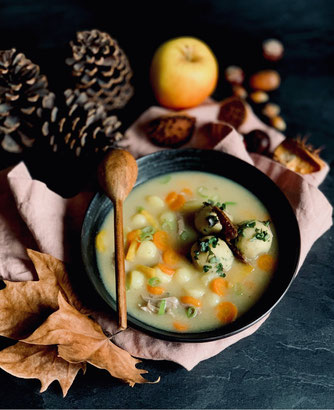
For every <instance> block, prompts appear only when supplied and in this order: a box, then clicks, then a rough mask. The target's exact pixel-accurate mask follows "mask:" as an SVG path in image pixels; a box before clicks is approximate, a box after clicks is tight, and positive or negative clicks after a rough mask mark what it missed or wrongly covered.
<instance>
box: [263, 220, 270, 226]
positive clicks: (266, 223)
mask: <svg viewBox="0 0 334 410" xmlns="http://www.w3.org/2000/svg"><path fill="white" fill-rule="evenodd" d="M262 223H263V225H264V226H269V225H270V220H269V219H268V221H262Z"/></svg>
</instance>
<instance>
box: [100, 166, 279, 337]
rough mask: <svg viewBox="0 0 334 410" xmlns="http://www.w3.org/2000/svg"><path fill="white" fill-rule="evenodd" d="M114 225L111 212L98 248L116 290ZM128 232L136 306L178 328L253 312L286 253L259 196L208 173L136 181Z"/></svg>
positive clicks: (130, 287) (153, 320) (150, 318)
mask: <svg viewBox="0 0 334 410" xmlns="http://www.w3.org/2000/svg"><path fill="white" fill-rule="evenodd" d="M226 224H227V225H228V226H227V225H226ZM113 227H114V222H113V212H110V213H109V215H108V216H107V217H106V219H105V221H104V223H103V225H102V227H101V230H100V232H99V233H98V234H97V236H96V254H97V261H98V267H99V271H100V274H101V278H102V280H103V283H104V285H105V287H106V289H107V290H108V292H110V294H111V295H112V296H113V297H115V294H116V287H115V273H114V272H115V269H114V239H113ZM231 231H232V232H234V236H233V235H232V239H231V237H229V232H231ZM124 233H125V238H124V240H125V256H126V275H127V278H126V283H127V306H128V312H129V313H130V314H131V315H132V316H134V317H136V318H137V319H139V320H141V321H143V322H146V323H148V324H150V325H152V326H154V327H157V328H161V329H166V330H169V331H174V332H175V331H177V332H203V331H207V330H212V329H215V328H217V327H220V326H222V325H224V324H227V323H230V322H232V321H234V320H235V319H236V318H237V317H239V316H240V315H242V314H243V313H245V312H246V311H247V310H248V309H249V308H250V307H251V306H252V305H254V303H255V302H256V301H257V300H258V298H259V297H260V296H261V295H262V293H263V292H264V291H265V289H266V287H267V285H268V283H269V281H270V279H271V277H272V275H273V272H274V270H275V265H276V261H277V256H278V249H277V240H276V237H275V230H274V226H273V224H272V222H271V220H270V215H269V213H268V211H267V209H266V208H265V207H264V206H263V204H262V203H261V202H260V201H259V199H258V198H256V197H255V196H254V195H253V194H252V193H251V192H249V191H248V190H247V189H245V188H243V187H242V186H240V185H239V184H237V183H235V182H233V181H231V180H228V179H226V178H223V177H220V176H216V175H213V174H209V173H203V172H192V171H189V172H175V173H171V174H168V175H164V176H162V177H157V178H155V179H152V180H150V181H148V182H145V183H144V184H142V185H140V186H138V187H136V188H135V189H134V190H133V192H132V193H131V194H130V195H129V197H128V198H127V199H126V201H125V204H124Z"/></svg>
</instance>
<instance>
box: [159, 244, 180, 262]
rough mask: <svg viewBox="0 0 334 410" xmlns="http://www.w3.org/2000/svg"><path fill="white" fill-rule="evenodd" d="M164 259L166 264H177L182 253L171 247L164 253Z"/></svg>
mask: <svg viewBox="0 0 334 410" xmlns="http://www.w3.org/2000/svg"><path fill="white" fill-rule="evenodd" d="M162 259H163V261H164V262H165V264H166V265H171V266H175V265H176V264H177V263H178V262H179V260H180V255H178V254H177V253H176V252H175V251H174V250H173V249H171V248H169V249H167V250H165V252H164V253H163V254H162Z"/></svg>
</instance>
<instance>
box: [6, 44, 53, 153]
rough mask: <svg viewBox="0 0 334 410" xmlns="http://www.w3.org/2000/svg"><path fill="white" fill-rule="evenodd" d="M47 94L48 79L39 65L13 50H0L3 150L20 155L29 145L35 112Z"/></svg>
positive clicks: (31, 139) (33, 134)
mask: <svg viewBox="0 0 334 410" xmlns="http://www.w3.org/2000/svg"><path fill="white" fill-rule="evenodd" d="M49 94H50V92H49V90H48V82H47V78H46V76H45V75H42V74H40V69H39V66H38V65H36V64H33V63H32V62H31V61H30V60H28V59H27V58H26V57H25V55H24V54H22V53H18V52H17V51H16V50H15V49H14V48H13V49H11V50H0V141H1V146H2V148H3V149H4V150H6V151H9V152H15V153H19V152H22V151H23V149H24V147H30V146H32V144H33V143H34V140H35V136H36V132H34V129H33V126H34V125H35V121H36V111H37V109H38V108H39V107H40V106H41V103H42V99H43V98H44V97H45V96H47V95H49Z"/></svg>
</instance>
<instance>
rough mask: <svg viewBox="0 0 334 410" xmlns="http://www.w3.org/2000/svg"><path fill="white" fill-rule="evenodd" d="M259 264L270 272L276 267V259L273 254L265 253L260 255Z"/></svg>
mask: <svg viewBox="0 0 334 410" xmlns="http://www.w3.org/2000/svg"><path fill="white" fill-rule="evenodd" d="M257 266H258V267H259V268H260V269H262V270H264V271H266V272H270V271H272V270H273V269H274V267H275V259H274V258H273V257H272V256H271V255H268V254H267V253H265V254H264V255H260V256H259V257H258V259H257Z"/></svg>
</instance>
